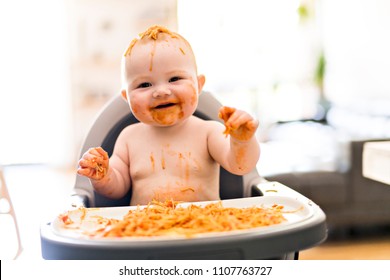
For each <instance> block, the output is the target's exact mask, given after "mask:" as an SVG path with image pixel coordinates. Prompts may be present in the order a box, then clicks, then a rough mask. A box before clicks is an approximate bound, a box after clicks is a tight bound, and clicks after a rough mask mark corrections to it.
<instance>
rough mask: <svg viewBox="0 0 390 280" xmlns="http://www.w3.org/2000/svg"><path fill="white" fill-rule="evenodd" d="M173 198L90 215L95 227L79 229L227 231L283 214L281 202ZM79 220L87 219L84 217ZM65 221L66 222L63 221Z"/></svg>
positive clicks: (110, 233)
mask: <svg viewBox="0 0 390 280" xmlns="http://www.w3.org/2000/svg"><path fill="white" fill-rule="evenodd" d="M177 204H178V203H177V202H174V201H172V200H168V201H166V202H164V203H161V202H156V201H154V202H153V203H151V204H149V205H148V206H146V207H145V208H141V207H137V208H136V209H135V210H130V211H129V212H128V213H127V214H126V215H125V216H124V217H123V219H121V220H119V219H112V218H103V217H100V216H99V217H96V216H93V217H94V219H96V220H95V223H96V224H97V226H96V228H94V229H93V230H85V231H84V232H83V233H84V234H86V235H88V236H91V237H103V238H104V237H150V236H185V237H189V238H190V237H193V236H195V235H197V234H203V233H211V232H228V231H235V230H243V229H251V228H256V227H264V226H270V225H275V224H279V223H281V222H283V221H285V220H286V219H285V218H284V217H283V211H282V210H283V206H280V205H273V206H272V207H269V208H263V207H250V208H233V207H223V206H222V203H221V202H217V203H210V204H207V205H206V206H203V207H202V206H198V205H194V204H191V205H189V206H188V207H180V206H177ZM82 217H83V218H82V219H80V224H82V223H83V222H86V223H88V222H90V221H87V219H85V220H84V217H85V216H84V215H82ZM61 220H62V221H63V222H64V226H65V227H69V228H71V227H72V228H74V225H71V224H72V223H71V222H70V221H69V220H70V219H69V218H68V217H67V218H66V219H64V216H63V215H62V216H61ZM65 221H66V222H65Z"/></svg>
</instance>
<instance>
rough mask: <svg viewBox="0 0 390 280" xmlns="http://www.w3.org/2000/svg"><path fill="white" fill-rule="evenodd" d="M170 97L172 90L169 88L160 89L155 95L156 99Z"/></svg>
mask: <svg viewBox="0 0 390 280" xmlns="http://www.w3.org/2000/svg"><path fill="white" fill-rule="evenodd" d="M168 95H171V90H170V89H169V88H167V87H158V88H157V89H156V90H155V91H154V93H153V97H154V98H158V97H164V96H168Z"/></svg>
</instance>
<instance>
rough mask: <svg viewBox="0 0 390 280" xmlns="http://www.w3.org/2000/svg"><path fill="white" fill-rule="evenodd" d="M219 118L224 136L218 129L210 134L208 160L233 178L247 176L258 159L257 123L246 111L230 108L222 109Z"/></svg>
mask: <svg viewBox="0 0 390 280" xmlns="http://www.w3.org/2000/svg"><path fill="white" fill-rule="evenodd" d="M219 117H220V118H221V119H222V120H223V121H224V123H225V131H224V132H223V134H225V135H226V136H225V137H224V135H223V134H222V132H221V129H214V130H213V132H212V133H211V135H210V136H209V144H208V145H209V151H210V154H211V156H212V157H213V158H214V159H215V160H216V161H217V162H219V163H220V164H221V165H222V166H223V167H224V168H225V169H226V170H228V171H230V172H232V173H234V174H237V175H243V174H246V173H248V172H250V171H251V170H252V169H253V168H254V167H255V166H256V163H257V161H258V159H259V156H260V146H259V143H258V141H257V139H256V137H255V133H256V130H257V127H258V125H259V122H258V121H257V120H255V119H253V118H252V117H251V116H250V115H249V114H248V113H246V112H245V111H241V110H236V109H235V108H230V107H222V108H221V109H220V111H219ZM222 130H223V128H222ZM228 136H229V137H228Z"/></svg>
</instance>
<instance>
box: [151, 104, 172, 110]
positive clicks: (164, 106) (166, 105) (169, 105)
mask: <svg viewBox="0 0 390 280" xmlns="http://www.w3.org/2000/svg"><path fill="white" fill-rule="evenodd" d="M175 105H177V104H176V103H166V104H160V105H158V106H156V107H154V109H164V108H169V107H172V106H175Z"/></svg>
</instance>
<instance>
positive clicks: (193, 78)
mask: <svg viewBox="0 0 390 280" xmlns="http://www.w3.org/2000/svg"><path fill="white" fill-rule="evenodd" d="M122 74H123V77H122V80H123V88H122V91H121V94H122V96H123V98H124V99H125V100H126V101H127V102H128V104H129V106H130V109H131V111H132V113H133V114H134V116H135V117H136V118H137V119H138V120H139V121H140V122H139V123H137V124H133V125H130V126H128V127H126V128H125V129H124V130H123V131H122V132H121V134H120V135H119V137H118V139H117V141H116V143H115V147H114V151H113V154H112V156H111V157H110V158H109V157H108V155H107V153H106V152H105V151H104V150H103V149H102V148H101V147H96V148H91V149H89V150H88V151H87V152H86V153H85V154H84V155H83V157H82V158H81V159H80V161H79V169H78V171H77V172H78V174H80V175H82V176H87V177H88V178H89V179H90V181H91V183H92V185H93V187H94V189H95V190H96V191H97V192H98V193H100V194H102V195H104V196H107V197H110V198H115V199H116V198H121V197H123V196H124V195H125V194H126V193H127V192H128V191H129V189H130V188H132V197H131V202H130V204H131V205H145V204H148V203H149V202H150V201H152V200H153V199H155V200H159V201H165V200H167V199H173V200H175V201H188V202H191V201H205V200H218V199H220V197H219V168H220V165H221V166H223V167H224V168H225V169H226V170H228V171H230V172H231V173H234V174H237V175H243V174H246V173H248V172H250V171H251V170H252V169H253V168H254V167H255V166H256V163H257V161H258V159H259V155H260V147H259V144H258V142H257V140H256V137H255V132H256V129H257V127H258V121H257V120H254V119H253V118H252V117H251V116H250V115H249V114H248V113H246V112H244V111H241V110H237V109H234V108H230V107H222V108H221V109H220V111H219V116H220V118H221V119H222V120H223V121H224V124H225V126H224V125H223V124H222V123H219V122H217V121H206V120H202V119H199V118H197V117H195V116H193V113H194V112H195V110H196V107H197V104H198V97H199V94H200V93H201V91H202V88H203V85H204V83H205V76H203V75H198V73H197V66H196V61H195V57H194V54H193V51H192V49H191V46H190V44H189V43H188V42H187V41H186V40H185V39H184V38H183V37H182V36H181V35H179V34H177V33H174V32H171V31H169V30H168V29H166V28H164V27H162V26H152V27H150V28H149V29H148V30H146V31H145V32H144V33H142V34H140V37H139V38H137V39H134V40H133V41H132V42H131V44H130V46H129V47H128V49H127V50H126V52H125V54H124V57H123V60H122Z"/></svg>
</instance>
